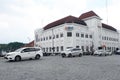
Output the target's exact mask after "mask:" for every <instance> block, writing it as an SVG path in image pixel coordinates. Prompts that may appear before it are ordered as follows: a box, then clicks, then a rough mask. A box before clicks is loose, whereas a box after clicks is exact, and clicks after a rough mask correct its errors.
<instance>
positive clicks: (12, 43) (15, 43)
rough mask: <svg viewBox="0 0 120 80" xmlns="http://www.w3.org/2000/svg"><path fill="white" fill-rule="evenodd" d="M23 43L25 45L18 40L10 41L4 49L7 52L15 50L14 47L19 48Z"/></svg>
mask: <svg viewBox="0 0 120 80" xmlns="http://www.w3.org/2000/svg"><path fill="white" fill-rule="evenodd" d="M24 45H25V44H24V43H20V42H11V43H9V44H8V45H7V46H6V51H7V52H11V51H15V50H16V49H18V48H21V47H23V46H24Z"/></svg>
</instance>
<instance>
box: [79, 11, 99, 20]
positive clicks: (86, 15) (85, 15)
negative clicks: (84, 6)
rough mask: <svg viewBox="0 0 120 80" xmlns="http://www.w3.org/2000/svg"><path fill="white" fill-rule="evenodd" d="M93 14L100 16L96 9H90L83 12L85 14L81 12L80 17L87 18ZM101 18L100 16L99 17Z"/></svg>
mask: <svg viewBox="0 0 120 80" xmlns="http://www.w3.org/2000/svg"><path fill="white" fill-rule="evenodd" d="M92 16H97V17H99V16H98V15H97V14H96V13H95V12H94V11H92V10H91V11H88V12H85V13H83V14H81V15H80V16H79V18H80V19H85V18H88V17H92ZM99 18H100V17H99Z"/></svg>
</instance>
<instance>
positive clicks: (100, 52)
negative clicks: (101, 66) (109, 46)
mask: <svg viewBox="0 0 120 80" xmlns="http://www.w3.org/2000/svg"><path fill="white" fill-rule="evenodd" d="M93 55H98V56H102V55H106V52H105V50H102V49H101V50H95V52H94V54H93Z"/></svg>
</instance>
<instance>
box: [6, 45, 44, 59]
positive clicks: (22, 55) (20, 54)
mask: <svg viewBox="0 0 120 80" xmlns="http://www.w3.org/2000/svg"><path fill="white" fill-rule="evenodd" d="M42 56H43V53H42V49H41V48H38V47H24V48H20V49H18V50H16V51H14V52H10V53H7V54H6V55H5V56H4V58H5V59H7V60H9V61H11V60H14V61H20V60H23V59H40V57H42Z"/></svg>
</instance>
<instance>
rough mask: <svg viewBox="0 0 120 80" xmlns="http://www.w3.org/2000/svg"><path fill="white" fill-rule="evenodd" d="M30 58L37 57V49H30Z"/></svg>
mask: <svg viewBox="0 0 120 80" xmlns="http://www.w3.org/2000/svg"><path fill="white" fill-rule="evenodd" d="M29 55H30V58H34V57H35V55H36V49H35V48H30V52H29Z"/></svg>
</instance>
